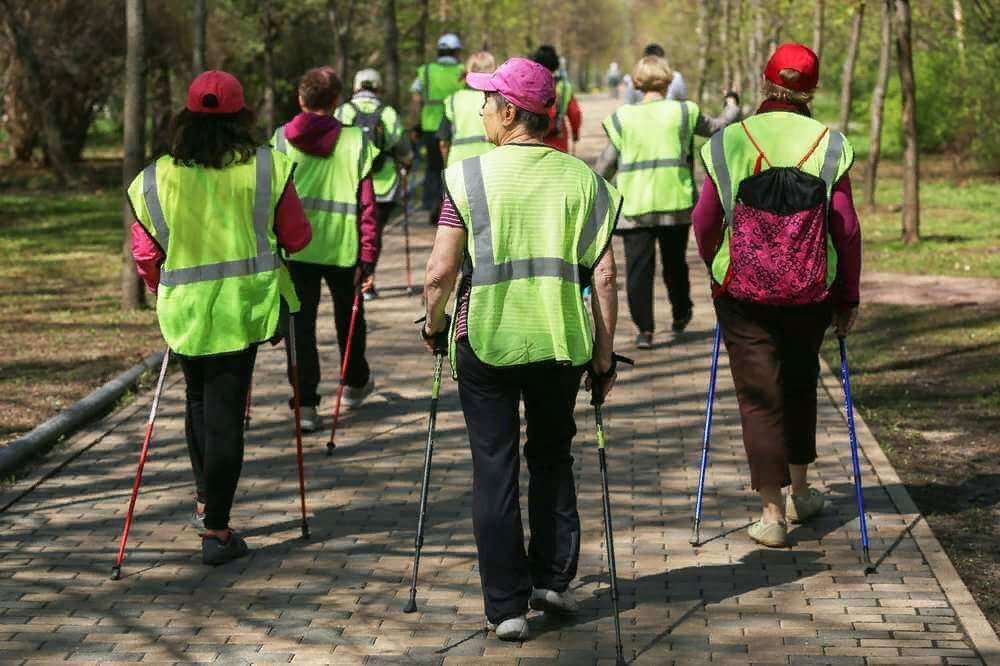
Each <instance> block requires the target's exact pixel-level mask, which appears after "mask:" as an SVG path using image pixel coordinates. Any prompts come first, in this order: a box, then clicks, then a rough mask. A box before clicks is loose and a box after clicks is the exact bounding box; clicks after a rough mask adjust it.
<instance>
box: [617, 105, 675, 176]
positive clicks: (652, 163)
mask: <svg viewBox="0 0 1000 666" xmlns="http://www.w3.org/2000/svg"><path fill="white" fill-rule="evenodd" d="M680 105H681V127H680V132H679V134H680V141H681V156H680V157H679V158H676V159H657V160H644V161H642V162H626V163H624V164H619V165H618V173H629V172H631V171H645V170H647V169H659V168H661V167H687V166H689V165H690V159H691V155H690V154H689V153H688V149H689V148H690V147H691V127H690V125H691V112H690V111H689V110H688V105H687V104H686V103H684V102H680ZM611 122H612V124H614V126H615V131H617V132H618V135H619V136H622V123H621V120H619V118H618V113H617V112H615V113H614V115H612V116H611Z"/></svg>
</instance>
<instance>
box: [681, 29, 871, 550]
mask: <svg viewBox="0 0 1000 666" xmlns="http://www.w3.org/2000/svg"><path fill="white" fill-rule="evenodd" d="M818 81H819V60H818V58H817V57H816V54H815V53H813V52H812V51H811V50H810V49H809V48H808V47H805V46H803V45H801V44H784V45H782V46H781V47H779V48H778V49H777V50H776V51H775V52H774V55H772V56H771V59H770V61H769V62H768V63H767V67H766V69H765V70H764V75H763V91H764V96H765V99H764V102H763V103H762V104H761V105H760V107H759V108H758V109H757V113H756V115H754V116H751V117H749V118H747V119H746V120H745V121H743V122H742V123H740V124H738V125H732V126H730V127H727V128H726V129H725V130H723V131H722V132H719V133H718V134H716V135H715V136H713V137H712V139H711V141H709V142H708V143H706V144H705V145H704V146H703V147H702V150H701V157H702V160H703V161H704V162H705V169H706V171H707V172H708V175H709V178H708V179H706V181H705V187H704V191H703V192H702V196H701V199H699V201H698V205H697V207H696V208H695V211H694V216H693V221H694V232H695V238H696V239H697V242H698V252H699V254H700V255H701V257H702V259H704V261H705V263H706V264H707V265H708V267H709V272H710V274H711V277H712V293H713V296H714V303H715V313H716V316H717V317H718V320H719V325H720V326H721V328H722V337H723V340H724V341H725V344H726V351H727V352H728V354H729V365H730V368H731V370H732V373H733V383H734V384H735V385H736V398H737V401H738V402H739V406H740V421H741V423H742V425H743V445H744V447H745V449H746V453H747V459H748V462H749V464H750V486H751V487H752V488H753V489H754V490H756V491H757V493H758V494H759V495H760V502H761V517H760V520H758V521H757V522H755V523H753V524H752V525H751V526H750V528H749V530H748V533H749V535H750V538H752V539H753V540H754V541H757V542H758V543H761V544H764V545H765V546H773V547H781V546H784V545H785V544H786V543H787V531H788V530H787V525H786V520H790V521H792V522H804V521H806V520H809V519H810V518H812V517H813V516H815V515H816V514H818V513H819V512H820V511H822V510H823V507H824V505H825V504H826V499H825V498H824V496H823V494H822V493H820V492H818V491H816V490H815V489H812V488H810V487H809V484H808V481H807V471H808V467H809V465H810V464H811V463H813V462H814V461H815V460H816V382H817V375H818V373H819V348H820V345H821V344H822V342H823V335H824V333H825V331H826V329H827V328H828V327H829V326H830V323H831V320H832V322H833V326H834V329H835V331H836V332H837V335H847V333H848V332H849V331H850V330H851V326H852V325H853V323H854V320H855V317H856V315H857V308H858V293H859V282H860V275H861V229H860V226H859V224H858V217H857V213H856V212H855V209H854V201H853V198H852V194H851V181H850V178H849V177H848V175H847V173H848V171H849V169H850V168H851V165H852V164H853V163H854V149H853V148H852V146H851V144H850V143H849V142H848V141H847V139H846V137H844V136H843V135H842V134H841V133H840V132H837V131H836V130H832V129H829V128H827V127H826V126H824V125H823V124H822V123H820V122H818V121H816V120H813V118H812V117H811V113H810V111H809V103H810V102H811V101H812V98H813V93H814V91H815V89H816V84H817V82H818ZM788 485H791V492H790V493H789V494H788V495H787V496H785V497H782V492H781V489H782V488H783V487H784V486H788Z"/></svg>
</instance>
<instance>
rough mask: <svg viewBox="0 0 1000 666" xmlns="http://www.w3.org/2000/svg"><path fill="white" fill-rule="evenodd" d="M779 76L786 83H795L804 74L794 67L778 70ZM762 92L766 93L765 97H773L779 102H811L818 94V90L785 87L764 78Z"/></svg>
mask: <svg viewBox="0 0 1000 666" xmlns="http://www.w3.org/2000/svg"><path fill="white" fill-rule="evenodd" d="M778 76H779V77H780V78H781V80H782V81H784V82H785V83H795V82H796V81H798V80H799V79H800V78H801V77H802V74H801V73H800V72H799V71H797V70H794V69H790V68H787V67H786V68H785V69H783V70H781V71H780V72H778ZM761 92H762V93H763V94H764V99H773V100H776V101H778V102H785V103H786V104H809V103H811V102H812V100H813V96H814V95H815V94H816V90H815V89H813V90H804V91H803V90H792V89H790V88H785V87H784V86H779V85H778V84H777V83H774V82H773V81H769V80H768V79H767V78H764V83H763V87H762V88H761Z"/></svg>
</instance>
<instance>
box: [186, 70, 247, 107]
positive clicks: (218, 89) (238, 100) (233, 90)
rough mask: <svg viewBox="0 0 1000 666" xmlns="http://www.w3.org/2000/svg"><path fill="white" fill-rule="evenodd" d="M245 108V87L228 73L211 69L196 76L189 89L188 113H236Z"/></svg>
mask: <svg viewBox="0 0 1000 666" xmlns="http://www.w3.org/2000/svg"><path fill="white" fill-rule="evenodd" d="M243 107H244V102H243V86H242V85H241V84H240V82H239V79H237V78H236V77H235V76H233V75H232V74H230V73H228V72H223V71H220V70H217V69H210V70H208V71H207V72H202V73H201V74H199V75H198V76H196V77H195V79H194V81H192V82H191V85H190V86H189V87H188V99H187V108H188V111H193V112H195V113H236V112H237V111H240V110H242V109H243Z"/></svg>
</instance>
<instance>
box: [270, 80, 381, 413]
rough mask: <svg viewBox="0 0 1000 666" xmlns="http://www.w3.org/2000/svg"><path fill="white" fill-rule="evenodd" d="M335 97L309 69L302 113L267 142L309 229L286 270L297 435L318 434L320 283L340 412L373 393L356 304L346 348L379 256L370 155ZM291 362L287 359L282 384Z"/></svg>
mask: <svg viewBox="0 0 1000 666" xmlns="http://www.w3.org/2000/svg"><path fill="white" fill-rule="evenodd" d="M340 89H341V84H340V78H339V77H338V76H337V73H336V72H334V70H333V68H332V67H316V68H314V69H310V70H309V71H308V72H306V73H305V74H304V75H303V76H302V80H301V81H300V82H299V106H300V107H301V108H302V112H301V113H299V114H298V115H297V116H295V117H294V118H293V119H292V120H291V122H289V123H288V124H287V125H283V126H281V127H279V128H278V129H277V130H275V132H274V138H273V143H274V148H275V150H277V151H278V152H279V153H281V154H283V155H287V156H288V157H290V158H291V159H292V160H293V161H294V163H295V165H296V168H295V183H296V187H297V188H298V191H299V194H300V195H301V196H302V204H303V206H304V208H305V210H306V215H307V216H308V217H309V221H310V222H311V223H312V227H313V239H312V241H311V242H310V243H309V245H307V246H306V247H305V248H304V249H302V250H300V251H299V252H296V253H294V254H292V255H291V257H290V261H289V262H288V266H289V269H290V270H291V274H292V281H293V282H294V283H295V290H296V292H298V296H299V299H301V301H302V310H301V312H300V313H299V316H298V318H297V319H296V321H295V323H296V326H295V350H296V352H297V354H298V357H299V358H298V362H299V387H300V397H301V401H302V409H301V423H302V430H303V431H305V432H312V431H315V430H318V429H319V428H321V427H322V419H321V418H320V415H319V412H318V410H317V407H318V405H319V402H320V395H319V393H318V392H317V391H318V389H319V380H320V364H319V351H318V349H317V347H316V314H317V312H318V310H319V299H320V296H321V291H322V286H323V283H324V282H325V283H326V286H327V288H328V289H329V290H330V294H331V295H332V296H333V319H334V323H335V325H336V327H337V344H338V345H339V347H340V356H341V358H343V357H344V356H345V355H346V356H347V369H346V372H345V376H344V383H345V385H346V387H345V389H344V405H345V406H346V407H347V408H348V409H353V408H355V407H357V406H359V405H360V404H361V403H362V402H364V400H365V399H366V398H367V397H368V396H369V395H371V394H372V392H373V391H374V390H375V380H374V378H373V376H372V372H371V368H369V366H368V361H367V359H366V358H365V345H366V341H367V332H366V330H365V329H366V326H365V308H364V306H365V304H364V300H361V302H359V303H358V314H357V321H356V323H355V326H354V336H353V338H351V349H350V353H347V349H346V347H347V338H348V336H349V334H350V325H351V316H352V310H353V306H354V301H355V296H356V295H357V292H358V290H359V289H360V288H361V285H362V283H364V281H365V280H366V279H367V278H368V277H369V276H371V275H372V274H373V273H374V271H375V263H376V262H377V261H378V255H379V250H380V247H379V233H378V222H377V220H376V210H375V187H374V184H373V182H372V176H371V172H372V166H373V164H374V162H375V157H376V154H377V151H376V149H375V146H373V145H372V143H371V142H370V141H368V139H367V137H366V135H365V133H364V131H362V130H361V128H359V127H348V126H346V125H342V124H341V122H340V121H339V120H337V119H336V118H335V117H334V115H333V113H334V109H336V108H337V104H338V102H339V101H340ZM286 350H288V347H287V345H286ZM289 354H290V351H289ZM291 361H292V359H291V356H290V355H289V356H288V378H289V381H291V379H292V373H291V369H292V364H291ZM337 368H338V369H339V368H340V364H338V365H337ZM338 375H339V372H338ZM289 405H290V406H291V402H289Z"/></svg>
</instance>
